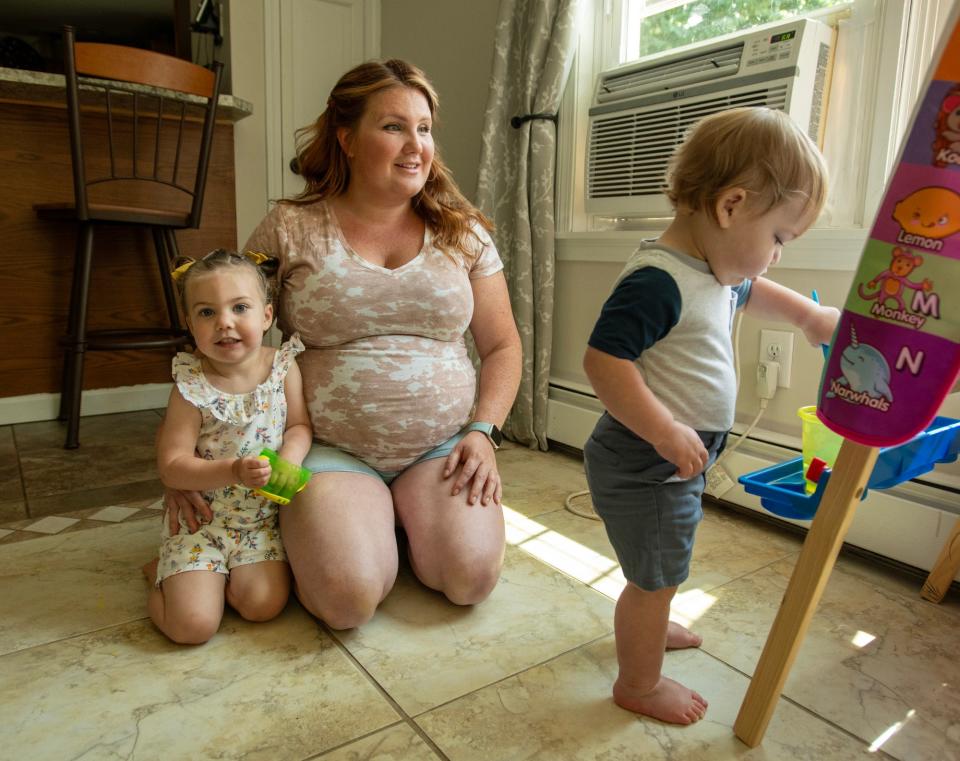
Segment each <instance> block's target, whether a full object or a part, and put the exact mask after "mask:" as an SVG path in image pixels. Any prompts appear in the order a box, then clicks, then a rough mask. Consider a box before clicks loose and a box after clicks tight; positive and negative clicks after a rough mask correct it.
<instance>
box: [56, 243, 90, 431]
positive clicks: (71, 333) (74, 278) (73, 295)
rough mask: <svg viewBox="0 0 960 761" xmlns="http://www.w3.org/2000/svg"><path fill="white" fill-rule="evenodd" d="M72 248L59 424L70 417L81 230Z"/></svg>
mask: <svg viewBox="0 0 960 761" xmlns="http://www.w3.org/2000/svg"><path fill="white" fill-rule="evenodd" d="M74 246H75V249H76V251H75V252H74V255H73V274H72V275H71V276H70V302H69V306H68V307H67V331H66V334H65V336H64V339H63V346H64V350H63V370H62V371H61V374H60V410H59V412H58V413H57V420H59V421H61V422H64V421H66V419H67V418H68V417H70V410H69V407H70V404H69V399H70V395H69V394H68V393H67V389H69V388H72V386H73V379H72V376H71V373H70V371H71V369H72V368H73V362H72V361H71V357H72V355H73V342H74V340H75V334H76V331H77V316H76V308H77V301H78V300H79V298H80V297H79V296H78V294H79V292H80V277H81V274H82V268H81V267H80V262H81V260H82V259H83V246H84V233H83V229H82V228H78V229H77V240H76V243H75V244H74Z"/></svg>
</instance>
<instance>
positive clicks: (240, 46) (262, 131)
mask: <svg viewBox="0 0 960 761" xmlns="http://www.w3.org/2000/svg"><path fill="white" fill-rule="evenodd" d="M263 29H264V4H263V3H262V2H256V3H234V4H233V5H232V6H231V7H230V37H231V41H232V50H233V51H234V54H233V56H232V61H231V63H232V67H233V89H234V92H235V93H236V94H237V95H238V96H239V97H241V98H243V99H244V100H248V101H250V102H251V103H252V104H253V114H251V115H250V116H248V117H247V118H246V119H243V120H242V121H240V122H237V124H236V126H235V127H234V131H233V146H234V161H235V162H236V177H237V191H236V192H237V245H239V246H242V245H243V244H244V242H246V240H247V238H248V237H249V236H250V233H252V232H253V229H254V227H256V226H257V223H258V222H259V221H260V219H261V218H262V217H263V215H264V214H266V212H267V206H268V199H267V108H266V98H267V94H266V72H265V69H266V61H265V55H264V33H263Z"/></svg>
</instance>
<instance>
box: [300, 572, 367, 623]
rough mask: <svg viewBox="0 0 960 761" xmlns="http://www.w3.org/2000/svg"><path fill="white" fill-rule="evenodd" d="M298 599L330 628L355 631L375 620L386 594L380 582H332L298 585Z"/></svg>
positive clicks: (339, 580) (355, 579) (360, 580)
mask: <svg viewBox="0 0 960 761" xmlns="http://www.w3.org/2000/svg"><path fill="white" fill-rule="evenodd" d="M297 597H298V598H299V599H300V602H301V603H302V604H303V606H304V607H305V608H306V609H307V610H308V611H310V613H312V614H313V615H314V616H316V617H317V618H319V619H320V620H321V621H323V622H324V623H326V624H327V625H328V626H329V627H330V628H331V629H354V628H356V627H358V626H362V625H363V624H365V623H367V621H369V620H370V619H371V618H373V614H374V613H375V612H376V610H377V606H378V605H379V604H380V601H381V600H382V599H383V597H384V593H383V584H382V581H380V580H379V579H368V580H366V581H364V580H362V579H357V578H353V579H337V580H333V579H331V580H329V581H328V583H320V584H317V585H315V586H312V587H304V586H303V585H302V584H301V585H298V586H297Z"/></svg>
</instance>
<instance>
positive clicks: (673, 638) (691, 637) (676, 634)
mask: <svg viewBox="0 0 960 761" xmlns="http://www.w3.org/2000/svg"><path fill="white" fill-rule="evenodd" d="M702 643H703V637H701V636H700V635H699V634H694V633H693V632H692V631H690V630H689V629H688V628H687V627H685V626H681V625H680V624H678V623H676V622H675V621H670V622H668V623H667V650H681V649H683V648H685V647H700V645H701V644H702Z"/></svg>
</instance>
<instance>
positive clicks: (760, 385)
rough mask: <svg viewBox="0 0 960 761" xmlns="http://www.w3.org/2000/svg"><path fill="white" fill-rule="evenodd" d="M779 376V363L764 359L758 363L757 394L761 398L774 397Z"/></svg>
mask: <svg viewBox="0 0 960 761" xmlns="http://www.w3.org/2000/svg"><path fill="white" fill-rule="evenodd" d="M779 376H780V365H779V363H777V362H771V361H769V360H762V361H761V362H760V363H759V364H758V365H757V396H759V397H760V398H761V399H773V395H774V394H776V393H777V379H778V378H779Z"/></svg>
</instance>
